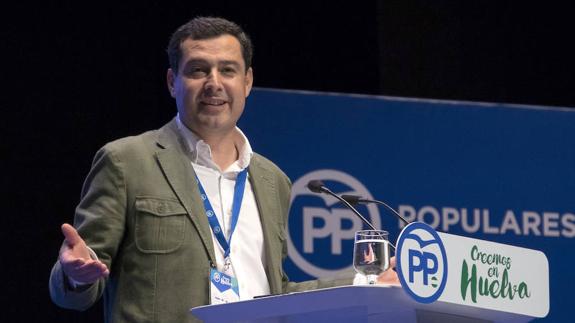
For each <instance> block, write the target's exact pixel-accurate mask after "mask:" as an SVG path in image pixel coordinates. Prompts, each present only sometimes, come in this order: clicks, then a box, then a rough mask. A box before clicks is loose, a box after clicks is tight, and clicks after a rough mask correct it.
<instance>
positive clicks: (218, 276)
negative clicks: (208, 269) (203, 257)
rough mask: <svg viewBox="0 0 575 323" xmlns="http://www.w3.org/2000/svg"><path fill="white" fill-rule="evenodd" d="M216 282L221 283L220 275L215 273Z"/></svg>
mask: <svg viewBox="0 0 575 323" xmlns="http://www.w3.org/2000/svg"><path fill="white" fill-rule="evenodd" d="M214 281H215V282H216V283H219V282H220V273H214Z"/></svg>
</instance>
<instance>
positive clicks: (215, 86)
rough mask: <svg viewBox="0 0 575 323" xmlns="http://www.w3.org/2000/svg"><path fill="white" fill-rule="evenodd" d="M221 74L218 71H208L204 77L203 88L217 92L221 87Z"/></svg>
mask: <svg viewBox="0 0 575 323" xmlns="http://www.w3.org/2000/svg"><path fill="white" fill-rule="evenodd" d="M221 81H222V76H221V75H220V74H219V73H218V71H213V72H212V73H210V74H209V75H208V77H207V79H206V83H205V85H204V88H205V89H206V90H207V91H210V92H218V91H220V90H221V89H222V82H221Z"/></svg>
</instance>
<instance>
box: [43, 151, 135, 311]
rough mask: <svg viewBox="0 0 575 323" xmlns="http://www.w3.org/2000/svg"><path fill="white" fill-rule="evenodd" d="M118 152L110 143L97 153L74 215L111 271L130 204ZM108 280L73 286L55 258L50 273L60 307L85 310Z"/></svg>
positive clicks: (88, 243) (53, 289) (93, 247)
mask: <svg viewBox="0 0 575 323" xmlns="http://www.w3.org/2000/svg"><path fill="white" fill-rule="evenodd" d="M117 155H118V154H116V153H114V152H113V149H112V146H111V145H110V144H109V145H106V146H104V147H103V148H102V149H100V150H99V151H98V152H97V153H96V156H95V157H94V161H93V163H92V168H91V170H90V172H89V174H88V176H87V178H86V180H85V182H84V186H83V188H82V195H81V200H80V203H79V205H78V207H77V208H76V213H75V216H74V227H75V228H76V229H77V230H78V233H79V234H80V236H81V237H82V239H84V241H85V242H86V244H87V245H88V246H89V247H90V248H92V250H94V252H95V253H96V255H97V256H98V258H99V260H100V261H102V262H103V263H105V264H106V266H108V268H109V269H110V271H111V272H112V271H113V270H114V268H113V263H112V259H114V257H115V255H116V253H117V251H118V247H119V245H120V243H121V241H122V237H123V235H124V228H125V221H126V215H125V214H126V205H127V202H126V201H127V197H126V184H125V180H124V175H123V174H124V173H123V167H122V166H123V165H122V161H121V160H120V158H119V157H118V156H117ZM106 283H107V282H106V281H105V279H100V280H99V281H98V282H96V283H94V284H92V285H91V286H89V287H88V288H80V289H79V290H72V289H71V288H70V286H69V284H68V283H67V279H66V277H65V274H64V272H63V271H62V268H61V266H60V263H59V261H56V263H55V264H54V266H53V268H52V272H51V274H50V282H49V289H50V296H51V298H52V301H53V302H54V303H56V304H57V305H58V306H60V307H63V308H69V309H75V310H85V309H87V308H89V307H90V306H92V305H93V304H94V303H95V302H96V301H98V299H99V298H100V297H101V296H102V294H103V292H104V289H105V286H106Z"/></svg>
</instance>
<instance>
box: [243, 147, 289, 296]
mask: <svg viewBox="0 0 575 323" xmlns="http://www.w3.org/2000/svg"><path fill="white" fill-rule="evenodd" d="M257 158H258V157H257V155H253V157H252V162H251V163H250V166H249V168H248V171H249V175H250V177H249V178H250V183H251V185H252V189H253V191H254V195H255V198H256V203H257V206H258V211H259V214H260V220H261V224H262V231H263V234H264V247H265V252H266V261H267V266H266V272H267V275H268V281H269V284H270V290H271V292H272V293H274V294H275V293H279V292H281V289H282V287H281V286H282V282H281V273H282V272H281V268H282V263H281V262H282V259H281V253H282V247H283V246H282V244H281V239H280V237H281V236H282V231H283V225H284V224H283V220H282V219H281V214H280V210H279V201H278V198H277V191H276V187H275V182H274V177H273V174H272V172H271V171H270V170H269V169H267V168H265V167H264V166H263V165H261V163H259V162H258V159H257ZM278 253H279V255H278Z"/></svg>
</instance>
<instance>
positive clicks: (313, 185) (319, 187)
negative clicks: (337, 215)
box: [307, 180, 324, 193]
mask: <svg viewBox="0 0 575 323" xmlns="http://www.w3.org/2000/svg"><path fill="white" fill-rule="evenodd" d="M307 188H309V190H310V191H312V192H314V193H323V191H324V185H323V182H322V181H320V180H313V181H309V182H308V183H307Z"/></svg>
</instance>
